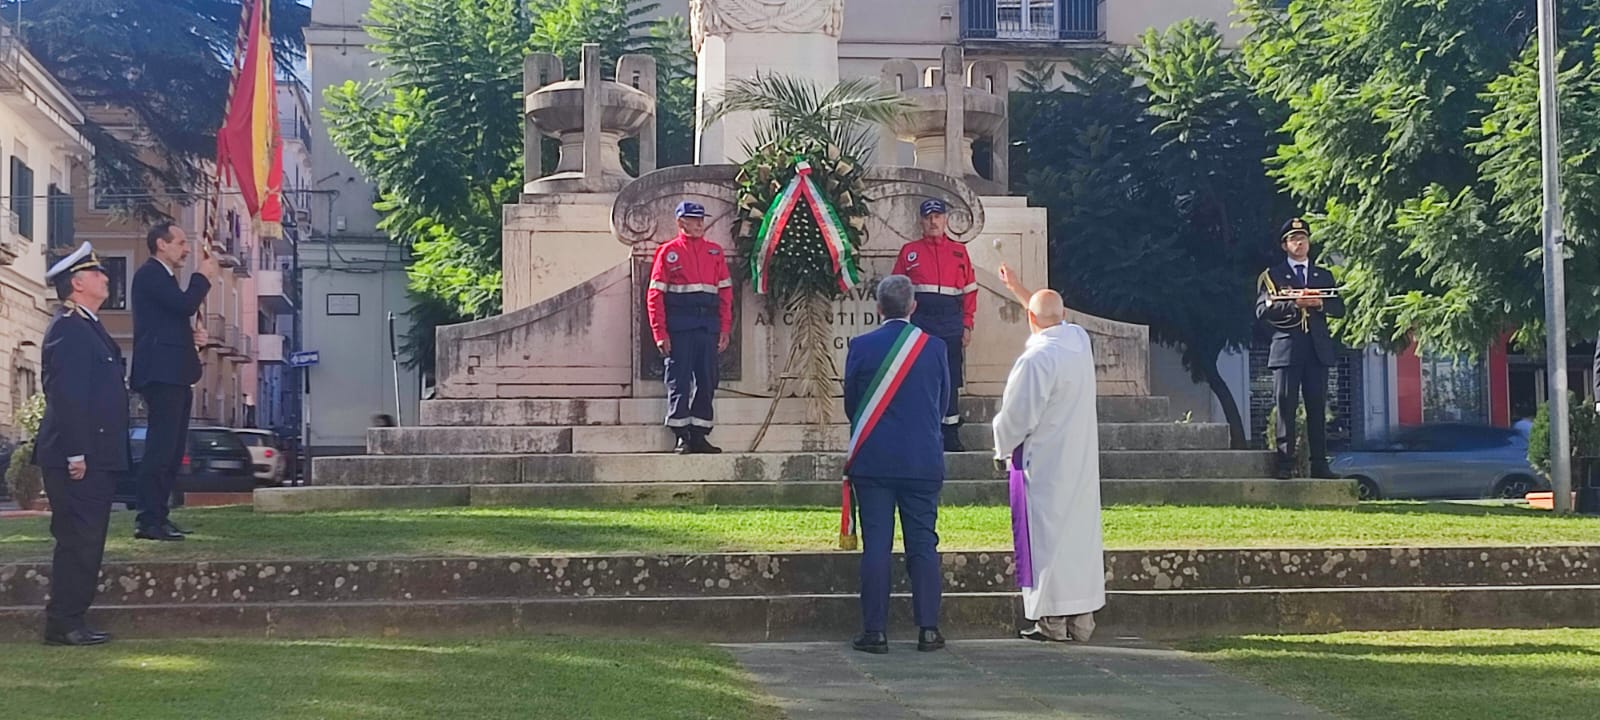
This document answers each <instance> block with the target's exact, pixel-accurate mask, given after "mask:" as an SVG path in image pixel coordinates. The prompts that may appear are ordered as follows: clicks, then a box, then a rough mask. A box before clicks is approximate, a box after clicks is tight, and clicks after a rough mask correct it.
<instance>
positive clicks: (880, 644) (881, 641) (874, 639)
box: [850, 632, 889, 655]
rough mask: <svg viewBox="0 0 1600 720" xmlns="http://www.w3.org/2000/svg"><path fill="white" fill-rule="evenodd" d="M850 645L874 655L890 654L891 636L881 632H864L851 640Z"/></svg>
mask: <svg viewBox="0 0 1600 720" xmlns="http://www.w3.org/2000/svg"><path fill="white" fill-rule="evenodd" d="M850 647H852V648H854V649H856V650H860V651H861V652H864V653H872V654H873V655H887V654H889V637H888V636H887V635H884V634H883V633H881V632H864V633H861V634H860V635H857V636H856V638H855V639H854V640H851V641H850Z"/></svg>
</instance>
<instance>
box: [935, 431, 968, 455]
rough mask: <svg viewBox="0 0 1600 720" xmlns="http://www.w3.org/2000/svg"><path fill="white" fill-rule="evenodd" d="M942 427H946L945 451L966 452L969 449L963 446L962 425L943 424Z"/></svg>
mask: <svg viewBox="0 0 1600 720" xmlns="http://www.w3.org/2000/svg"><path fill="white" fill-rule="evenodd" d="M941 427H942V428H943V429H944V451H945V452H953V453H955V452H966V450H967V449H966V448H965V447H962V446H961V426H960V425H943V426H941Z"/></svg>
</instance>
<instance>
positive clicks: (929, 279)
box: [893, 198, 978, 452]
mask: <svg viewBox="0 0 1600 720" xmlns="http://www.w3.org/2000/svg"><path fill="white" fill-rule="evenodd" d="M945 210H946V208H945V204H944V201H943V200H939V199H936V198H935V199H930V200H927V201H924V202H923V203H922V208H921V215H922V238H921V239H919V240H913V241H911V242H908V243H906V244H905V246H904V247H902V248H900V256H899V257H898V258H896V259H895V261H894V272H893V274H895V275H905V276H906V277H909V278H911V285H912V288H913V289H914V290H915V291H916V293H917V310H916V313H915V314H914V315H912V316H911V322H912V324H914V325H916V326H917V327H918V328H921V329H922V331H923V332H926V333H928V334H929V335H932V336H934V337H936V338H939V339H940V340H943V341H944V346H945V353H946V361H947V364H948V365H949V367H950V387H951V388H952V389H951V392H950V401H949V405H948V406H947V407H946V408H945V413H944V419H943V422H942V428H943V436H944V449H945V452H960V451H961V450H963V448H962V446H961V406H960V399H961V398H960V393H959V392H956V391H957V390H959V389H960V388H961V386H962V384H963V378H964V377H965V368H964V363H963V360H964V359H965V356H966V348H967V344H968V343H970V342H972V323H973V318H974V317H975V316H976V315H977V312H978V279H977V276H976V275H975V274H974V273H973V270H972V259H971V258H970V257H968V256H967V246H965V245H962V244H961V243H959V242H956V241H955V240H952V239H951V238H950V236H949V234H948V233H947V229H948V223H947V220H946V217H945Z"/></svg>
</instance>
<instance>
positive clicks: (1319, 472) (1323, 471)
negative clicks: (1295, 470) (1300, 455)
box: [1311, 465, 1339, 480]
mask: <svg viewBox="0 0 1600 720" xmlns="http://www.w3.org/2000/svg"><path fill="white" fill-rule="evenodd" d="M1311 477H1314V478H1317V479H1318V480H1337V479H1338V478H1339V476H1338V474H1336V473H1334V472H1333V469H1332V468H1329V467H1328V466H1327V465H1319V466H1317V467H1314V468H1311Z"/></svg>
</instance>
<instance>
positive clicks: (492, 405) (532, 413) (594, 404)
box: [422, 395, 1173, 427]
mask: <svg viewBox="0 0 1600 720" xmlns="http://www.w3.org/2000/svg"><path fill="white" fill-rule="evenodd" d="M999 404H1000V400H999V398H995V397H963V398H962V399H961V416H962V418H963V419H965V420H966V421H967V422H973V423H986V422H989V420H990V419H991V418H993V417H994V413H995V409H996V408H997V407H998V406H999ZM1098 405H1099V408H1098V411H1099V418H1098V419H1099V420H1100V422H1106V423H1150V422H1164V421H1168V420H1172V419H1173V418H1172V417H1171V406H1170V404H1169V403H1168V401H1167V398H1164V397H1147V396H1109V395H1108V396H1102V397H1100V398H1099V404H1098ZM771 409H772V400H770V399H768V398H746V397H720V398H717V400H716V417H717V424H718V425H721V426H727V425H760V424H762V423H763V422H765V421H766V418H767V413H768V411H769V410H771ZM834 411H835V412H836V413H837V417H838V419H839V420H841V421H842V420H843V417H844V410H843V406H842V405H839V404H838V403H835V407H834ZM666 415H667V403H666V400H664V399H660V398H622V399H615V398H609V399H554V398H553V399H543V400H540V399H529V400H426V401H424V402H423V403H422V424H423V425H428V426H456V427H462V426H466V427H475V426H483V425H512V426H527V425H541V426H554V427H572V426H578V425H656V424H660V423H661V421H662V419H663V418H665V417H666ZM772 421H773V422H774V423H780V424H785V425H798V424H803V423H805V422H806V421H807V418H806V403H805V401H804V400H801V399H799V398H786V399H784V400H782V401H780V402H779V403H778V409H777V411H776V413H775V414H774V415H773V419H772Z"/></svg>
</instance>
